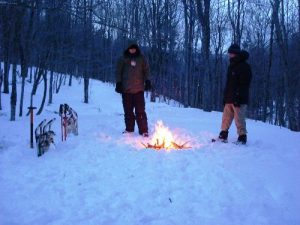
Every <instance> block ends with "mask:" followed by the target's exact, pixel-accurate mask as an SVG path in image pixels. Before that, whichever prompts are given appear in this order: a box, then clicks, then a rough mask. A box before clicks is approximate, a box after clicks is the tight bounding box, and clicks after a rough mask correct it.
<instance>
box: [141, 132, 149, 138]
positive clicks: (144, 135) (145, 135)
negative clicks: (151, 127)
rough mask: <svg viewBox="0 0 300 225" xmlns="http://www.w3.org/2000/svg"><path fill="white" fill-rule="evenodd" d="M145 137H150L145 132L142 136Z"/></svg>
mask: <svg viewBox="0 0 300 225" xmlns="http://www.w3.org/2000/svg"><path fill="white" fill-rule="evenodd" d="M141 135H142V136H143V137H149V134H148V133H147V132H144V133H142V134H141Z"/></svg>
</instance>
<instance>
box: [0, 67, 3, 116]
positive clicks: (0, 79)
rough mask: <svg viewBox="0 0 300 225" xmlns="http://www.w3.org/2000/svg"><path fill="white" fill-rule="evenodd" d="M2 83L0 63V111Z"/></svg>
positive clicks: (0, 106)
mask: <svg viewBox="0 0 300 225" xmlns="http://www.w3.org/2000/svg"><path fill="white" fill-rule="evenodd" d="M2 81H3V70H2V69H1V62H0V110H2V100H1V94H2V93H1V89H2Z"/></svg>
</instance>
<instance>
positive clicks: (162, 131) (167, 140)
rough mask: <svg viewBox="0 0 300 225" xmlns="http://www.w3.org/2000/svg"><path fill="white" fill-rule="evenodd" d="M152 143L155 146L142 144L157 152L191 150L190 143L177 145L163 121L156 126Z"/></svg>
mask: <svg viewBox="0 0 300 225" xmlns="http://www.w3.org/2000/svg"><path fill="white" fill-rule="evenodd" d="M160 140H161V141H160ZM152 142H154V144H151V143H147V144H145V143H142V145H143V146H144V147H145V148H152V149H155V150H161V149H176V150H181V149H188V148H191V147H190V146H188V145H187V144H188V141H187V142H184V143H183V144H178V143H176V142H175V141H174V138H173V135H172V133H171V132H170V131H169V129H168V128H167V127H165V126H164V125H163V123H162V121H158V122H157V124H156V126H155V132H154V134H153V138H152Z"/></svg>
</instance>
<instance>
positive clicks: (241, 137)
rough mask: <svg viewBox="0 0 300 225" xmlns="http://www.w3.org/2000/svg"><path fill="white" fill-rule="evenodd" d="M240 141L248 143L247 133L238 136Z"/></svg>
mask: <svg viewBox="0 0 300 225" xmlns="http://www.w3.org/2000/svg"><path fill="white" fill-rule="evenodd" d="M237 142H238V143H240V144H243V145H245V144H246V143H247V135H246V134H243V135H240V136H239V137H238V140H237Z"/></svg>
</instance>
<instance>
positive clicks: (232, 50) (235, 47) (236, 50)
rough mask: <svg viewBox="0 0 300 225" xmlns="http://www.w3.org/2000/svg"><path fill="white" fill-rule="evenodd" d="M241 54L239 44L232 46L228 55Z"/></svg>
mask: <svg viewBox="0 0 300 225" xmlns="http://www.w3.org/2000/svg"><path fill="white" fill-rule="evenodd" d="M240 52H241V48H240V46H239V45H238V44H232V45H230V47H229V48H228V53H233V54H238V53H240Z"/></svg>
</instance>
